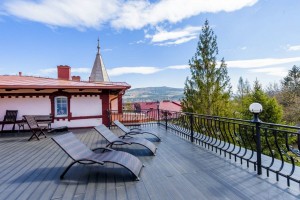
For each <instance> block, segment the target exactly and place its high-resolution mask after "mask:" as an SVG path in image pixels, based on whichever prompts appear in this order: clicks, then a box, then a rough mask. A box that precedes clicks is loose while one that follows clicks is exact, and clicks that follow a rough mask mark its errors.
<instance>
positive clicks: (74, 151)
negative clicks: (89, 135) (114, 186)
mask: <svg viewBox="0 0 300 200" xmlns="http://www.w3.org/2000/svg"><path fill="white" fill-rule="evenodd" d="M52 140H53V141H54V142H55V143H56V144H58V146H59V147H60V148H62V150H64V152H65V153H66V154H68V156H70V157H71V158H72V159H73V162H72V163H71V164H70V165H69V166H68V167H67V168H66V169H65V171H64V172H63V173H62V174H61V176H60V178H61V179H63V178H64V175H65V174H66V173H67V172H68V170H69V169H70V168H71V167H72V166H73V165H74V164H75V163H80V164H100V165H104V164H105V163H114V164H118V165H121V166H123V167H125V168H126V169H128V170H129V171H130V172H131V173H132V174H133V175H134V176H135V178H136V179H137V180H139V174H140V171H141V169H142V167H143V164H142V162H141V161H140V160H139V159H138V158H137V157H135V156H133V155H131V154H129V153H126V152H121V151H115V150H113V149H109V148H104V150H105V151H104V152H102V153H95V152H94V151H92V150H90V149H89V148H88V147H87V146H86V145H85V144H83V143H82V142H81V141H80V140H79V139H77V138H76V136H75V135H74V134H73V133H72V132H69V133H66V134H63V135H59V136H55V137H53V138H52ZM97 149H103V148H97ZM97 149H94V150H97Z"/></svg>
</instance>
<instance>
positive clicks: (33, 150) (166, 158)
mask: <svg viewBox="0 0 300 200" xmlns="http://www.w3.org/2000/svg"><path fill="white" fill-rule="evenodd" d="M150 128H151V129H152V130H154V131H159V133H160V136H161V138H162V140H163V141H162V142H155V139H154V138H150V137H151V136H146V137H149V138H150V139H151V140H152V141H153V142H154V143H155V144H156V145H157V147H158V151H157V155H156V156H152V155H151V153H150V152H149V151H148V150H147V149H145V148H142V147H140V146H137V145H132V146H122V148H118V149H119V150H124V151H127V152H129V153H132V154H133V155H136V156H138V157H139V158H140V159H141V161H142V162H143V163H144V164H145V166H146V167H145V168H143V169H142V171H141V174H140V178H141V180H140V181H132V175H131V174H130V173H129V172H128V171H127V170H126V169H124V168H122V167H119V166H117V165H113V164H111V165H106V166H100V165H79V164H76V165H75V166H74V167H72V168H71V169H70V171H69V172H68V173H67V174H66V176H65V179H64V180H60V179H59V176H60V174H61V173H62V172H63V170H64V169H65V167H66V166H67V165H68V164H69V163H70V162H71V159H69V158H68V156H67V155H66V154H65V153H64V152H63V151H62V150H61V149H60V148H59V147H58V146H57V145H56V144H55V143H54V142H53V141H52V140H51V139H50V138H51V136H53V135H55V134H56V133H53V134H49V135H48V138H46V139H41V140H40V141H36V140H33V141H30V142H28V141H27V139H28V137H29V136H30V134H27V133H20V134H12V133H5V134H2V136H0V147H1V148H0V199H109V200H110V199H130V200H133V199H299V198H300V190H299V188H298V185H297V184H294V185H292V186H291V187H290V188H287V187H286V183H285V181H284V180H282V181H279V182H276V180H275V178H274V177H272V176H271V177H269V178H266V177H264V176H257V175H256V172H254V171H252V169H251V168H249V169H248V168H246V167H245V166H243V165H239V164H237V163H235V162H232V161H231V160H226V159H225V158H224V157H220V156H218V154H215V153H213V152H211V151H208V150H206V149H204V148H202V147H198V146H196V145H192V144H190V143H189V142H187V141H185V140H183V139H181V138H179V137H178V136H176V135H173V134H172V133H171V132H166V131H165V130H164V129H161V128H159V127H157V126H153V127H150ZM113 131H114V132H116V133H119V131H118V130H117V129H113ZM73 132H74V133H75V134H76V136H77V137H78V138H80V140H81V141H83V142H84V143H85V144H87V146H89V147H91V148H96V147H99V146H105V144H106V142H105V141H104V140H103V138H101V136H100V135H99V134H97V133H96V132H95V131H93V130H92V129H88V130H73ZM57 134H62V133H57Z"/></svg>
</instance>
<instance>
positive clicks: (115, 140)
mask: <svg viewBox="0 0 300 200" xmlns="http://www.w3.org/2000/svg"><path fill="white" fill-rule="evenodd" d="M94 129H95V130H96V131H97V132H98V133H99V134H100V135H102V136H103V137H104V138H105V139H106V140H107V141H108V145H107V146H106V147H112V146H113V145H125V144H128V145H131V144H139V145H142V146H144V147H146V148H148V149H149V150H150V151H151V152H152V153H153V155H155V153H156V149H157V148H156V146H155V145H154V144H153V143H152V142H150V141H149V140H146V139H144V138H133V137H131V136H126V135H123V136H120V137H118V136H116V135H115V134H114V133H113V132H111V130H109V129H108V128H107V127H106V126H105V125H103V124H102V125H99V126H96V127H94Z"/></svg>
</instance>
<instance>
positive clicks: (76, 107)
mask: <svg viewBox="0 0 300 200" xmlns="http://www.w3.org/2000/svg"><path fill="white" fill-rule="evenodd" d="M70 109H71V112H72V117H82V116H95V115H102V100H101V99H100V97H99V96H98V95H97V96H86V97H85V96H81V97H79V96H77V97H74V96H72V98H71V100H70ZM77 121H78V120H77Z"/></svg>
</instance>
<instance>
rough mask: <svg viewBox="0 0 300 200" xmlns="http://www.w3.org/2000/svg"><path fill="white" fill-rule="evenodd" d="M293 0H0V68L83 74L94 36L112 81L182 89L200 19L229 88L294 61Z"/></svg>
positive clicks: (299, 43) (297, 59) (282, 70)
mask: <svg viewBox="0 0 300 200" xmlns="http://www.w3.org/2000/svg"><path fill="white" fill-rule="evenodd" d="M299 9H300V1H299V0H275V1H274V0H238V1H237V0H210V1H207V0H155V1H144V0H136V1H129V0H127V1H126V0H109V1H107V0H89V1H82V0H0V74H18V72H19V71H21V72H22V73H23V74H24V75H34V76H45V77H56V76H57V75H56V66H57V65H69V66H71V67H72V75H80V76H81V77H82V79H83V80H88V77H89V75H90V72H91V68H92V66H93V62H94V59H95V55H96V52H97V48H96V47H97V38H98V37H99V38H100V46H101V50H100V51H101V54H102V57H103V60H104V63H105V66H106V68H107V71H108V74H109V76H110V79H111V81H125V82H127V83H129V84H130V85H132V88H139V87H149V86H170V87H177V88H183V87H184V82H185V79H186V77H187V76H189V75H190V70H189V68H188V60H189V59H191V58H192V56H193V55H194V53H195V52H196V46H197V42H198V36H199V33H200V32H201V26H202V25H203V24H204V21H205V20H206V19H208V20H209V22H210V25H211V26H212V27H213V30H214V32H215V34H216V35H217V42H218V47H219V55H218V59H221V58H222V57H224V58H225V61H226V63H227V66H228V72H229V76H230V78H231V84H232V86H233V88H234V89H235V88H236V85H237V81H238V79H239V77H240V76H242V77H243V78H244V79H248V80H249V82H250V83H253V81H254V80H255V79H256V78H257V79H258V80H259V81H260V82H261V83H262V84H263V86H264V87H266V86H267V85H268V84H269V83H274V82H277V83H279V82H280V80H281V79H282V78H283V77H284V76H286V75H287V72H288V70H290V69H291V68H292V66H293V65H297V66H300V36H299V35H300V23H299V19H300V17H299Z"/></svg>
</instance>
